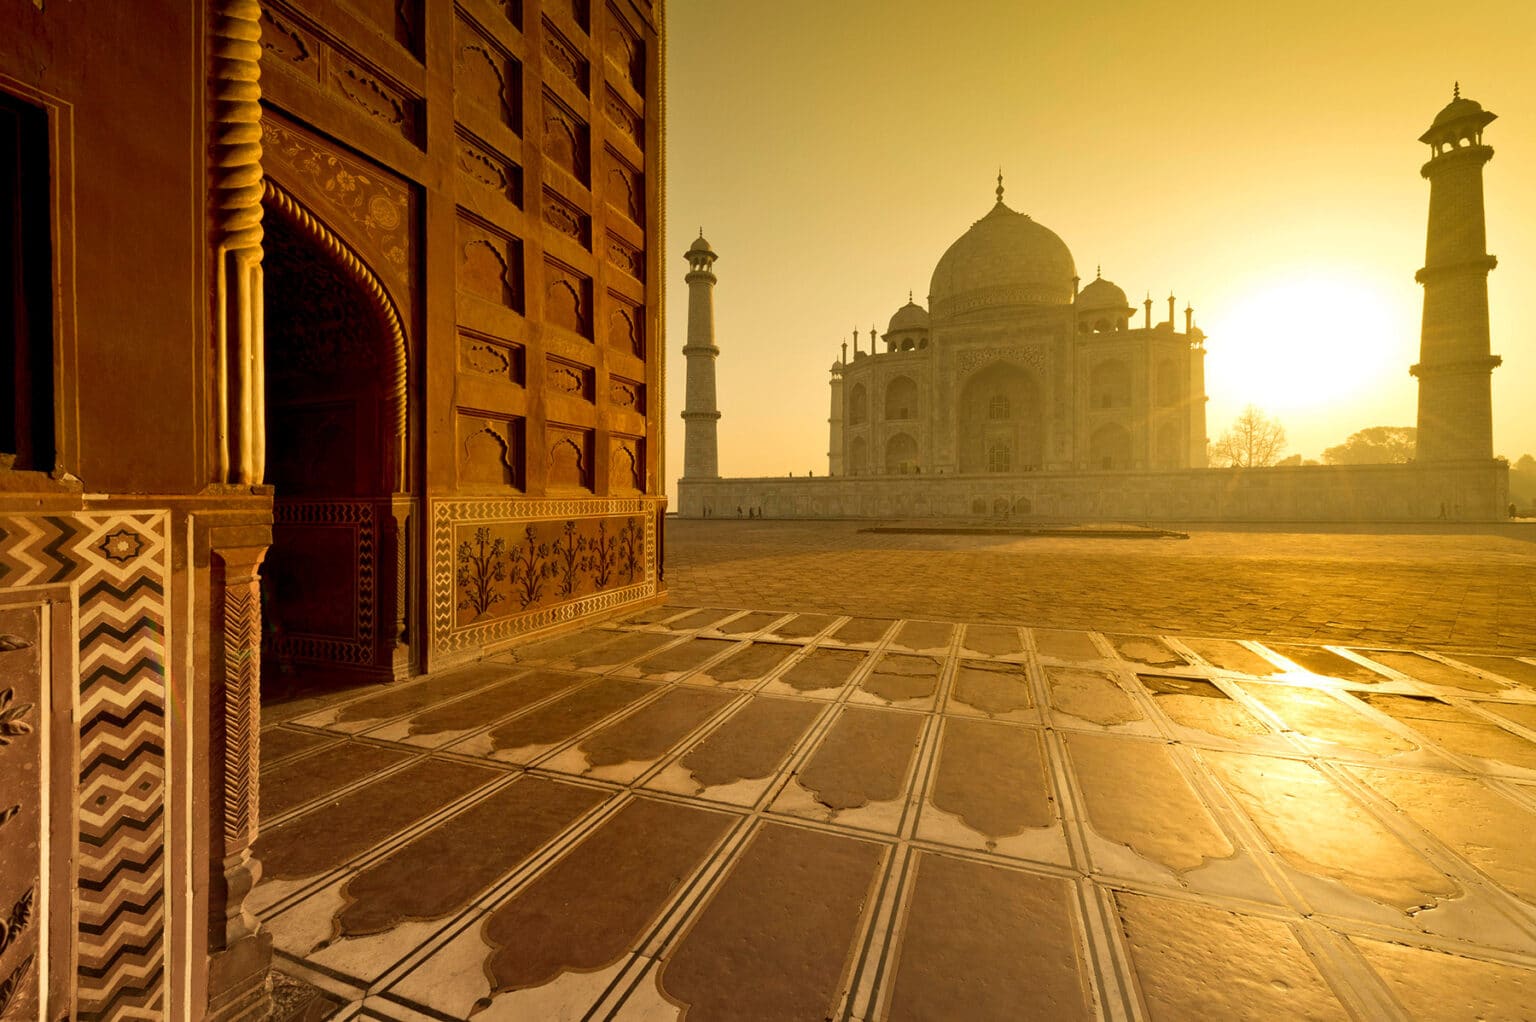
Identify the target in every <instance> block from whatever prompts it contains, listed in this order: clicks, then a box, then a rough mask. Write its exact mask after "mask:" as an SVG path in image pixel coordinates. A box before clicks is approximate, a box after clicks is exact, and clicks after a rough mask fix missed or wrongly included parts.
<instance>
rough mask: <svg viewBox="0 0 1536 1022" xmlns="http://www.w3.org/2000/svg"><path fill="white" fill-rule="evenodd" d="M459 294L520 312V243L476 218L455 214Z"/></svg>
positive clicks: (521, 280)
mask: <svg viewBox="0 0 1536 1022" xmlns="http://www.w3.org/2000/svg"><path fill="white" fill-rule="evenodd" d="M458 234H459V238H458V245H459V256H458V262H459V273H458V286H459V290H460V291H463V292H466V293H468V294H472V295H475V296H477V297H480V298H484V299H485V300H486V301H489V302H495V303H496V304H497V305H502V306H505V307H506V308H509V309H511V310H513V311H514V312H522V311H523V243H522V242H521V241H519V240H518V239H517V238H514V237H512V235H510V234H507V233H506V232H505V231H502V230H501V229H500V228H497V227H493V226H492V225H491V224H490V223H489V222H487V221H485V220H482V219H481V218H480V217H477V216H475V215H473V214H472V213H468V212H466V211H464V210H460V211H459V231H458Z"/></svg>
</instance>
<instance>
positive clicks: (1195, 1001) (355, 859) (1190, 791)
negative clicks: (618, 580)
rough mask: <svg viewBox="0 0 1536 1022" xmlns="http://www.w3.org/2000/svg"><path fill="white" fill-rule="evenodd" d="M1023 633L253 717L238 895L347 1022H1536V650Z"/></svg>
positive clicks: (644, 626) (777, 634) (594, 663)
mask: <svg viewBox="0 0 1536 1022" xmlns="http://www.w3.org/2000/svg"><path fill="white" fill-rule="evenodd" d="M1028 624H1029V623H1028V622H1021V623H1019V624H1000V623H998V622H996V621H989V622H985V623H973V624H954V623H948V622H940V621H927V620H917V619H906V618H889V619H887V618H858V617H847V616H842V615H832V614H796V613H791V612H788V611H785V612H778V611H774V610H761V609H731V608H696V607H685V606H667V607H661V608H655V609H652V610H650V611H647V612H645V613H642V614H640V615H638V616H636V617H633V618H630V619H628V620H623V621H618V622H611V623H608V624H605V625H602V626H598V627H594V628H590V629H587V630H585V631H582V632H578V633H575V634H571V635H567V636H563V637H559V638H555V639H552V640H548V641H546V642H543V643H541V644H538V645H535V646H532V647H526V648H523V649H520V650H518V651H517V652H516V653H512V654H506V655H503V656H501V657H498V658H496V659H493V660H490V661H485V662H482V663H480V664H477V665H475V666H472V667H469V668H467V669H464V670H460V671H457V672H454V673H449V674H443V675H437V676H433V677H429V678H425V679H420V680H416V681H413V682H409V683H405V684H400V685H396V686H392V687H389V688H382V689H381V688H369V689H365V690H352V691H350V692H346V693H336V694H331V695H327V696H323V697H310V698H296V699H292V700H290V701H287V702H281V703H276V704H273V705H269V706H267V707H265V708H264V715H265V716H264V719H265V726H264V730H263V732H262V747H261V756H262V787H261V797H262V820H263V828H262V837H261V840H260V842H259V844H258V846H257V854H258V855H259V857H260V859H261V862H262V869H263V878H262V881H261V883H260V884H259V885H258V886H257V887H256V889H255V890H254V892H253V893H252V895H251V904H253V906H254V907H255V909H256V911H257V912H258V914H259V915H260V916H261V918H262V919H263V921H264V922H265V925H266V926H267V928H268V929H269V930H270V932H271V933H272V937H273V941H274V944H275V947H276V949H277V953H278V955H279V959H280V963H281V968H282V969H283V970H284V971H285V972H287V973H289V974H291V975H294V976H297V977H301V978H302V979H304V980H307V981H308V982H310V983H312V984H313V985H314V986H316V987H318V988H319V989H320V990H321V991H323V992H324V993H325V995H326V1003H328V1004H340V1005H343V1007H341V1008H339V1009H337V1010H335V1011H334V1012H332V1015H331V1017H334V1018H338V1019H353V1018H357V1019H463V1018H474V1019H477V1020H478V1019H484V1020H497V1019H536V1020H556V1019H586V1018H593V1019H599V1018H602V1019H607V1018H613V1019H646V1020H649V1019H679V1018H684V1017H686V1018H687V1019H688V1020H690V1022H700V1020H716V1019H729V1020H749V1019H796V1020H799V1019H806V1020H816V1019H824V1018H825V1019H859V1020H873V1019H893V1020H894V1019H965V1020H983V1019H1009V1020H1018V1019H1050V1020H1056V1019H1074V1018H1106V1019H1140V1018H1153V1019H1176V1020H1185V1019H1239V1018H1250V1019H1278V1018H1286V1019H1350V1018H1354V1019H1371V1020H1375V1019H1393V1018H1413V1019H1446V1020H1453V1019H1454V1020H1463V1019H1480V1020H1495V1019H1502V1020H1516V1019H1531V1018H1536V851H1533V849H1536V843H1533V839H1532V835H1533V834H1536V657H1533V658H1517V657H1511V656H1504V655H1483V654H1476V653H1456V654H1454V655H1451V654H1442V653H1435V652H1424V651H1415V650H1412V649H1405V648H1399V649H1381V648H1370V647H1366V646H1340V645H1334V646H1323V645H1311V644H1304V643H1294V642H1277V641H1273V640H1266V641H1265V642H1258V641H1252V640H1249V639H1247V638H1246V637H1243V636H1238V637H1212V638H1192V637H1189V636H1188V635H1185V636H1181V637H1173V636H1168V635H1160V634H1154V633H1146V634H1123V633H1116V632H1099V631H1077V630H1059V629H1047V628H1035V627H1027V625H1028ZM315 1017H320V1016H319V1015H316V1016H315Z"/></svg>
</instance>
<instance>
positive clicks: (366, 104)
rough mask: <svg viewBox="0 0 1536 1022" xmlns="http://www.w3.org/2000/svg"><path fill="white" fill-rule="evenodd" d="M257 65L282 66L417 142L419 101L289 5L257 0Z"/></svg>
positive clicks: (420, 119) (420, 121)
mask: <svg viewBox="0 0 1536 1022" xmlns="http://www.w3.org/2000/svg"><path fill="white" fill-rule="evenodd" d="M261 29H262V31H261V45H262V49H263V51H264V55H265V56H264V59H263V60H262V62H261V63H262V69H263V70H264V71H265V70H266V69H267V68H269V67H270V68H273V69H278V70H281V71H286V72H289V73H291V74H292V75H294V76H295V77H296V78H298V79H300V80H302V81H304V82H306V83H308V84H309V85H311V86H312V87H314V88H316V89H318V90H320V91H321V92H324V93H325V94H327V95H328V96H330V97H331V98H333V99H336V100H339V101H340V102H342V103H343V104H344V105H347V106H350V107H351V108H353V109H355V110H358V111H360V112H362V113H363V114H366V115H367V116H368V117H370V118H372V119H373V120H374V121H376V122H377V123H378V124H380V125H381V126H382V127H384V128H385V129H386V130H389V131H392V132H394V133H396V134H399V135H401V136H403V137H404V138H406V139H407V140H408V141H410V142H411V143H412V144H413V145H417V146H419V145H421V142H422V132H421V128H422V125H423V117H422V111H423V110H424V108H425V101H424V100H423V99H422V97H421V96H419V95H417V94H416V93H415V92H413V91H411V90H410V88H408V87H407V86H406V85H404V84H402V83H401V82H399V81H396V80H395V79H394V78H393V77H392V76H391V75H389V74H388V73H386V72H385V71H384V70H383V69H381V68H379V67H376V66H374V65H373V64H371V63H369V62H368V61H365V60H363V59H362V58H361V57H359V56H357V55H356V54H355V53H353V52H352V51H351V50H350V48H348V47H345V46H341V45H339V44H338V43H337V42H336V41H335V40H334V38H333V37H332V36H331V35H330V33H329V32H328V31H326V30H325V29H324V28H322V27H321V26H320V25H319V24H317V23H316V22H315V21H314V20H312V19H311V18H310V17H308V16H307V15H306V14H304V13H301V11H300V10H298V9H295V8H294V7H292V6H290V5H287V4H283V3H280V2H275V0H269V2H267V3H263V4H262V5H261Z"/></svg>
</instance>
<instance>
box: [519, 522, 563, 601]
mask: <svg viewBox="0 0 1536 1022" xmlns="http://www.w3.org/2000/svg"><path fill="white" fill-rule="evenodd" d="M549 554H550V550H549V544H548V543H540V542H539V541H538V534H537V533H536V532H534V530H533V526H531V525H530V526H528V527H527V528H525V529H524V530H523V542H522V543H521V544H519V545H517V546H514V547H513V548H512V551H511V557H512V588H513V591H514V592H516V593H517V598H518V600H519V602H520V603H521V604H522V606H523V607H524V608H525V609H526V608H527V607H528V606H530V605H531V604H533V603H536V602H538V599H539V597H540V596H542V595H544V583H545V582H547V581H548V580H550V579H551V578H553V577H554V576H555V572H556V568H555V564H554V562H553V561H551V560H550V559H549Z"/></svg>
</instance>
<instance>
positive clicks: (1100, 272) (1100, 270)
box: [1093, 264, 1104, 280]
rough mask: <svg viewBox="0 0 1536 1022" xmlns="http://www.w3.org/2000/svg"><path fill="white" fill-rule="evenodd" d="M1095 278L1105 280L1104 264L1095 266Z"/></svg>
mask: <svg viewBox="0 0 1536 1022" xmlns="http://www.w3.org/2000/svg"><path fill="white" fill-rule="evenodd" d="M1093 279H1094V280H1103V279H1104V267H1103V265H1102V264H1100V265H1098V266H1095V267H1094V268H1093Z"/></svg>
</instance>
